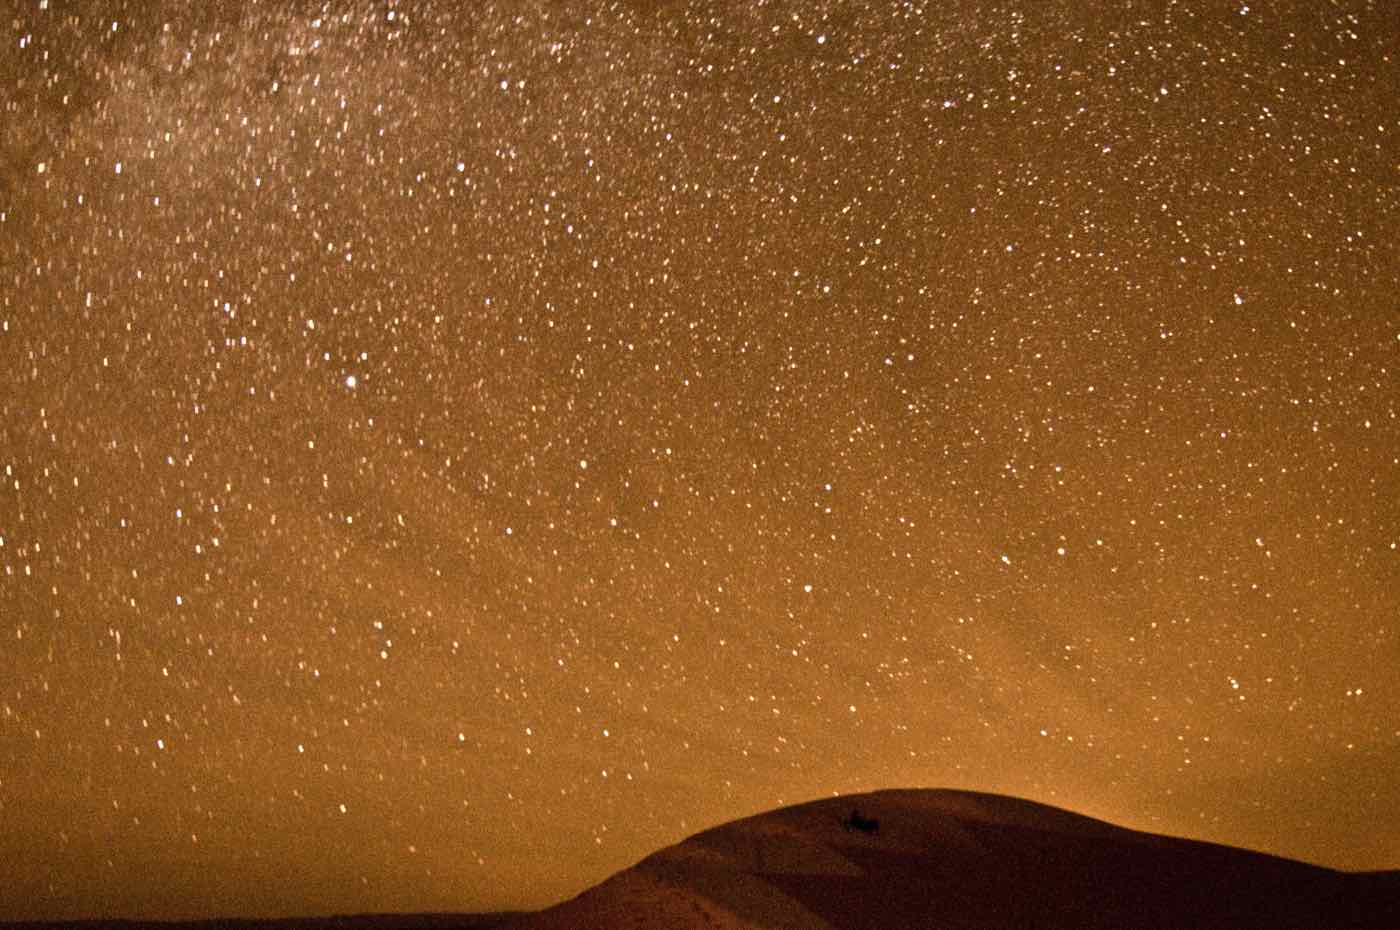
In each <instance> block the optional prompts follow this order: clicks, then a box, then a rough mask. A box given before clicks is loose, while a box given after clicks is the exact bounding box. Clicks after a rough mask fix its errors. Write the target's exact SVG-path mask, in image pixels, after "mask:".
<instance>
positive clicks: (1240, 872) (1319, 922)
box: [505, 790, 1400, 930]
mask: <svg viewBox="0 0 1400 930" xmlns="http://www.w3.org/2000/svg"><path fill="white" fill-rule="evenodd" d="M853 801H859V805H858V806H855V805H853V804H852V802H853ZM835 823H840V824H842V826H843V827H844V829H842V830H836V829H833V824H835ZM505 926H507V927H509V928H510V930H566V928H568V930H575V928H583V927H587V928H590V930H616V928H622V927H628V928H633V927H668V928H672V930H687V928H694V930H699V928H710V930H769V928H778V927H785V928H803V930H892V928H898V930H924V928H927V930H935V928H937V930H1000V928H1013V927H1014V928H1017V930H1041V928H1044V930H1051V928H1055V930H1064V928H1075V930H1110V928H1112V930H1127V928H1132V930H1207V928H1209V930H1222V928H1230V930H1396V928H1400V872H1371V873H1345V872H1338V871H1334V870H1332V869H1326V868H1322V867H1320V866H1314V865H1309V864H1307V863H1303V862H1296V861H1293V860H1289V859H1282V858H1279V857H1277V856H1270V855H1265V854H1263V853H1257V852H1251V851H1249V850H1244V849H1235V848H1232V847H1228V846H1220V845H1216V844H1213V843H1203V842H1198V841H1194V840H1185V839H1179V838H1175V837H1167V836H1158V835H1155V834H1150V833H1142V832H1139V831H1136V830H1129V829H1125V828H1123V827H1117V826H1114V825H1112V824H1108V823H1105V822H1103V821H1100V820H1095V819H1093V818H1091V817H1085V816H1082V815H1079V814H1075V813H1072V812H1070V811H1066V810H1061V809H1059V808H1054V807H1048V806H1046V805H1043V804H1036V803H1033V802H1030V801H1024V800H1020V799H1017V798H1010V797H1005V796H1000V795H990V794H979V793H974V792H967V791H946V790H898V791H879V792H875V793H872V794H865V795H860V796H859V797H855V798H853V797H845V798H830V799H825V800H820V801H813V802H810V803H807V804H798V805H796V806H793V807H787V808H783V809H781V810H776V811H770V812H768V813H765V814H760V815H758V816H755V817H749V818H746V819H743V820H738V821H735V822H733V823H729V824H725V825H723V826H719V827H716V828H714V829H712V830H707V831H705V832H704V833H700V834H698V835H696V836H693V837H691V838H690V839H687V840H685V841H683V842H681V843H678V844H677V845H675V846H672V847H670V848H668V849H664V850H662V851H660V852H658V853H656V854H654V855H652V856H649V857H647V858H646V859H644V860H642V861H641V862H639V863H638V864H637V865H635V866H633V867H632V868H630V869H626V870H624V871H622V872H619V873H618V874H616V875H614V876H613V877H612V878H610V879H608V880H607V881H605V882H603V883H602V884H600V885H597V886H595V887H593V888H592V889H590V890H588V891H586V892H584V893H583V894H581V895H579V896H578V897H577V898H574V899H573V900H571V901H566V902H564V903H563V904H560V905H558V906H556V907H553V908H549V909H548V910H545V911H541V912H539V913H537V914H529V915H521V916H520V917H518V918H516V919H514V920H512V921H508V922H507V924H506V925H505Z"/></svg>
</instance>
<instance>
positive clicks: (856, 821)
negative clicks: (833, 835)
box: [841, 807, 880, 833]
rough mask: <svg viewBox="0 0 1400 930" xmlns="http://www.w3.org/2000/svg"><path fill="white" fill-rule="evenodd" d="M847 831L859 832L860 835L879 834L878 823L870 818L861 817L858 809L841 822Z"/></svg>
mask: <svg viewBox="0 0 1400 930" xmlns="http://www.w3.org/2000/svg"><path fill="white" fill-rule="evenodd" d="M841 823H842V825H843V826H845V828H846V829H847V830H859V831H860V832H861V833H879V832H880V821H878V820H875V819H874V818H872V817H862V816H861V813H860V808H858V807H857V808H855V809H854V810H852V811H851V816H849V817H847V818H846V819H845V820H843V821H841Z"/></svg>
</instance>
